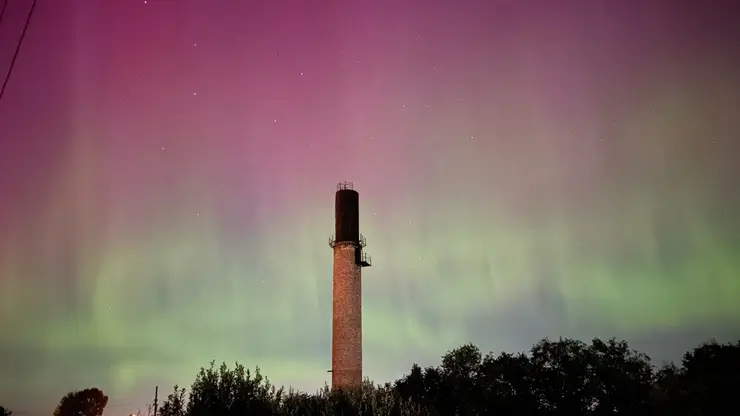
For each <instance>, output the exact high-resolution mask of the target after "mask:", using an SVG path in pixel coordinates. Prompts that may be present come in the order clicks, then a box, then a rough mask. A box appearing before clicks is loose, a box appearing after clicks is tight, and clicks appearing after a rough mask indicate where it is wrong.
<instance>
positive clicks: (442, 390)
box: [159, 339, 740, 416]
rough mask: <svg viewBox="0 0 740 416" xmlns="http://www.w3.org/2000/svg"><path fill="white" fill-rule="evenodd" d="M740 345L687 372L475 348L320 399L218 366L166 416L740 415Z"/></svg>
mask: <svg viewBox="0 0 740 416" xmlns="http://www.w3.org/2000/svg"><path fill="white" fill-rule="evenodd" d="M738 374H740V342H738V343H735V344H724V345H721V344H717V343H716V342H714V341H712V342H709V343H706V344H704V345H701V346H699V347H697V348H695V349H694V350H692V351H690V352H687V353H686V354H685V355H684V358H683V360H682V362H681V367H677V366H675V365H674V364H669V365H665V366H663V367H661V368H655V367H654V366H653V365H652V364H651V363H650V358H649V357H647V356H646V355H644V354H641V353H638V352H636V351H633V350H631V349H629V347H628V346H627V343H626V342H624V341H616V340H614V339H612V340H608V341H602V340H600V339H594V340H593V341H592V342H591V344H586V343H583V342H580V341H575V340H571V339H560V340H558V341H550V340H547V339H544V340H542V341H540V342H539V343H537V344H536V345H535V346H534V347H532V350H531V351H530V353H529V354H517V355H512V354H507V353H502V354H500V355H498V356H496V355H494V354H491V353H489V354H487V355H485V356H483V355H482V354H481V352H480V350H479V349H478V348H477V347H475V346H474V345H472V344H468V345H464V346H462V347H460V348H457V349H455V350H453V351H450V352H448V353H447V354H446V355H445V356H444V357H442V363H441V365H440V366H438V367H427V368H421V367H420V366H418V365H416V364H414V365H413V366H412V367H411V371H410V372H409V373H408V374H406V375H405V376H404V377H402V378H401V379H400V380H398V381H396V382H395V383H394V384H390V383H388V384H385V385H383V386H376V385H374V384H372V383H371V382H370V381H365V382H364V383H363V385H362V387H361V388H359V389H357V390H353V391H331V390H329V389H328V388H327V387H324V389H322V390H320V391H319V392H317V393H316V394H306V393H301V392H296V391H293V390H287V391H286V390H284V389H283V388H276V387H275V386H273V385H271V384H270V382H269V381H268V380H267V379H265V378H264V377H263V376H262V375H261V374H260V372H259V369H256V370H255V371H254V373H252V372H250V371H249V370H245V368H244V367H243V366H241V365H239V364H237V365H236V367H235V368H234V369H229V368H228V367H227V366H226V365H225V364H223V365H221V367H219V368H216V367H215V366H214V363H211V366H210V367H209V368H207V369H205V368H203V369H201V370H200V372H199V373H198V375H197V376H196V379H195V381H194V382H193V385H192V386H191V388H190V393H189V395H187V396H186V391H185V389H182V388H178V387H177V386H175V389H174V392H173V393H172V394H170V395H169V397H168V398H167V399H166V400H165V401H164V403H163V404H162V407H161V408H160V412H159V415H160V416H236V415H246V414H250V415H286V416H287V415H306V416H310V415H316V416H318V415H344V416H360V415H362V416H365V415H388V416H391V415H392V416H402V415H424V416H448V415H461V416H467V415H471V416H472V415H532V416H545V415H546V416H556V415H569V416H578V415H593V416H597V415H607V414H609V415H611V414H627V415H633V416H641V415H672V416H684V415H685V416H689V415H691V416H704V415H718V414H733V413H737V410H736V409H735V407H736V405H735V404H734V403H733V399H734V397H733V393H734V392H736V391H740V377H738V376H737V375H738Z"/></svg>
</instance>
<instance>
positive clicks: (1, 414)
mask: <svg viewBox="0 0 740 416" xmlns="http://www.w3.org/2000/svg"><path fill="white" fill-rule="evenodd" d="M12 414H13V412H11V411H10V410H9V409H6V408H5V407H3V406H0V416H10V415H12Z"/></svg>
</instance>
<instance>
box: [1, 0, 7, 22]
mask: <svg viewBox="0 0 740 416" xmlns="http://www.w3.org/2000/svg"><path fill="white" fill-rule="evenodd" d="M6 7H8V0H5V1H3V8H2V9H0V25H2V24H3V16H5V8H6Z"/></svg>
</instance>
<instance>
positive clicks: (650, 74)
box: [0, 0, 740, 415]
mask: <svg viewBox="0 0 740 416" xmlns="http://www.w3.org/2000/svg"><path fill="white" fill-rule="evenodd" d="M31 3H32V1H31V0H9V2H8V6H7V9H6V11H5V14H4V17H3V19H2V22H0V75H4V74H5V71H6V70H7V68H8V66H9V64H10V62H11V59H12V56H13V52H14V50H15V45H16V43H17V42H18V40H19V38H20V34H21V30H22V28H23V25H24V22H25V19H26V16H27V13H28V10H29V9H30V7H31ZM1 6H2V2H0V7H1ZM738 74H740V13H739V12H738V6H737V5H735V4H734V3H733V2H731V1H703V2H698V1H688V0H685V1H684V0H675V1H668V0H645V1H636V0H619V1H617V0H613V1H590V0H589V1H587V0H582V1H581V0H579V1H576V0H573V1H567V0H562V1H561V0H558V1H554V0H552V1H545V0H541V1H539V0H538V1H535V0H531V1H527V0H523V1H504V0H487V1H483V0H481V1H478V0H460V1H441V0H427V1H406V0H396V1H390V0H388V1H385V0H382V1H359V0H346V1H334V0H326V1H324V0H315V1H308V0H305V1H298V0H296V1H289V0H275V1H261V0H251V1H238V0H228V1H227V0H212V1H196V0H148V1H146V2H144V1H143V0H106V1H95V0H53V1H52V0H48V1H39V2H38V5H37V7H36V9H35V12H34V15H33V17H32V21H31V24H30V27H29V30H28V33H27V35H26V37H25V40H24V42H23V44H22V47H21V51H20V55H19V58H18V61H17V63H16V66H15V69H14V71H13V73H12V78H11V79H10V82H9V83H8V87H7V90H6V91H5V94H4V96H3V97H2V99H1V100H0V339H2V340H3V341H2V343H0V375H2V376H1V378H0V404H2V405H4V406H7V407H10V408H11V409H12V410H14V411H15V412H16V414H19V415H36V414H48V412H49V411H50V409H52V408H53V406H54V405H55V403H56V402H57V401H58V400H59V398H61V396H62V395H63V394H65V393H66V392H68V391H70V390H73V389H81V388H85V387H93V386H95V387H99V388H101V389H103V390H105V391H106V392H107V393H108V394H109V395H110V396H111V403H110V406H109V409H110V410H109V412H107V414H119V413H120V414H126V413H128V412H131V411H135V410H137V409H138V408H141V409H145V405H146V403H147V401H148V400H150V396H151V392H152V391H153V386H154V385H160V392H161V393H165V394H166V393H167V392H169V390H170V386H171V385H173V384H175V383H179V384H181V385H188V384H189V383H190V382H191V381H192V379H193V377H194V375H195V373H196V371H197V370H198V368H199V367H200V366H201V365H206V364H207V363H208V362H209V361H210V360H213V359H215V360H217V361H219V362H220V361H222V360H225V361H227V362H233V361H235V360H238V361H239V362H241V363H243V364H245V365H247V366H249V367H254V366H255V365H259V366H260V367H261V368H262V369H263V370H264V373H265V374H266V375H267V376H268V377H269V378H270V379H272V380H273V381H275V382H276V383H278V384H290V385H293V386H295V387H298V388H300V389H305V390H309V391H313V390H314V389H316V388H317V387H319V386H321V385H323V383H324V382H325V381H327V380H328V378H327V374H326V369H327V368H328V366H329V365H330V347H329V343H330V339H331V334H330V328H331V326H330V322H331V321H330V320H331V316H330V314H331V258H332V256H331V250H330V249H329V248H328V247H327V245H326V241H327V239H328V237H329V235H330V234H331V232H332V231H333V228H332V224H333V192H334V190H335V182H337V181H341V180H351V181H354V182H355V189H357V190H358V191H359V192H360V199H361V202H360V204H361V212H360V215H361V227H362V230H361V231H362V232H363V234H364V235H365V236H367V239H368V248H367V250H368V252H369V254H371V255H372V256H373V260H374V264H373V267H372V268H370V269H366V271H365V272H364V277H363V279H364V280H363V285H364V287H363V290H364V293H363V319H364V323H363V324H364V335H363V336H364V364H365V375H367V376H369V377H371V378H372V379H374V380H376V381H378V382H384V381H388V380H391V379H395V378H396V377H398V376H399V375H400V374H401V373H403V372H404V371H407V370H408V369H409V368H410V366H411V364H412V363H413V362H418V363H420V364H436V363H438V362H439V357H440V356H441V355H442V354H444V353H445V352H446V351H447V350H448V349H450V348H453V347H456V346H459V345H461V344H463V343H466V342H469V341H472V342H475V343H476V344H478V345H479V346H480V347H481V349H483V350H484V351H488V350H494V351H501V350H506V351H516V350H526V349H528V348H529V347H530V346H531V345H532V344H533V343H534V342H536V341H537V340H538V339H540V338H542V337H545V336H550V337H556V336H559V335H563V336H572V337H577V338H580V339H585V340H588V339H590V338H592V337H594V336H600V337H611V336H617V337H620V338H625V339H627V340H628V341H629V342H630V343H631V344H632V345H633V346H634V347H635V348H640V349H643V350H645V351H646V352H648V353H649V354H651V355H652V356H653V357H655V358H656V359H657V360H663V359H676V358H678V357H679V355H680V353H681V352H682V351H684V350H686V349H688V348H690V347H692V346H694V345H697V344H698V343H699V342H701V341H702V340H704V339H706V338H708V337H710V336H716V337H718V338H720V340H724V339H735V340H737V339H738V335H739V334H740V331H739V329H740V325H739V324H738V316H740V306H738V303H737V299H738V298H740V283H738V282H739V281H740V279H738V274H740V255H739V254H740V239H739V238H738V235H740V193H738V191H737V189H738V188H737V186H738V182H737V178H738V177H740V170H739V169H738V167H739V166H740V163H739V162H740V142H739V139H740V117H739V115H740V75H738Z"/></svg>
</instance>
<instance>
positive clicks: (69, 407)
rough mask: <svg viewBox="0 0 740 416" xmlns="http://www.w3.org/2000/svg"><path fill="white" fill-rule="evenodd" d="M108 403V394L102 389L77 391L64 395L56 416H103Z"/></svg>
mask: <svg viewBox="0 0 740 416" xmlns="http://www.w3.org/2000/svg"><path fill="white" fill-rule="evenodd" d="M107 405H108V396H106V395H105V393H103V391H102V390H100V389H97V388H90V389H85V390H80V391H75V392H71V393H68V394H67V395H66V396H64V397H62V400H61V401H60V402H59V405H58V406H57V408H56V410H54V416H101V415H102V414H103V410H105V406H107Z"/></svg>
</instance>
